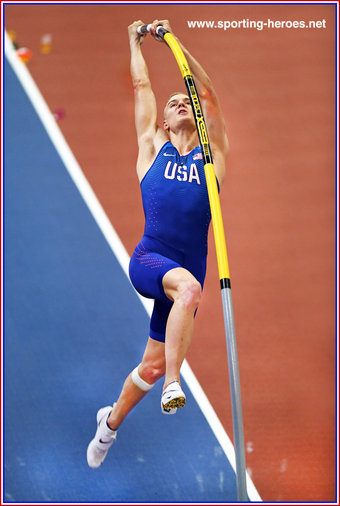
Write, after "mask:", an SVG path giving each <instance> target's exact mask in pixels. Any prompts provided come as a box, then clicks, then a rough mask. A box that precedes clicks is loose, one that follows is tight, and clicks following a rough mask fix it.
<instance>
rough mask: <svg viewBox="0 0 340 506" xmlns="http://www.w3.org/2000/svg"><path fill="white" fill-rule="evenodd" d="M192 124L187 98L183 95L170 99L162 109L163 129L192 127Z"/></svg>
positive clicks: (190, 108)
mask: <svg viewBox="0 0 340 506" xmlns="http://www.w3.org/2000/svg"><path fill="white" fill-rule="evenodd" d="M194 124H195V121H194V115H193V113H192V107H191V103H190V99H189V97H188V96H187V95H185V94H184V93H178V94H176V95H173V96H172V97H170V99H169V100H168V102H167V103H166V106H165V108H164V129H165V130H171V129H173V128H177V127H181V126H185V125H188V126H189V125H190V127H192V126H194Z"/></svg>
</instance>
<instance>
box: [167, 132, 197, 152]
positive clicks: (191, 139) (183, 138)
mask: <svg viewBox="0 0 340 506" xmlns="http://www.w3.org/2000/svg"><path fill="white" fill-rule="evenodd" d="M169 139H170V142H171V143H172V144H173V145H174V146H175V148H176V149H177V151H178V152H179V154H180V155H187V154H188V153H190V151H192V150H193V149H194V148H195V147H196V146H198V139H197V133H196V130H194V131H190V130H188V129H180V130H178V131H177V132H171V131H170V132H169Z"/></svg>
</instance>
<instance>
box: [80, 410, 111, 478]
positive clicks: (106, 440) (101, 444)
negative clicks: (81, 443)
mask: <svg viewBox="0 0 340 506" xmlns="http://www.w3.org/2000/svg"><path fill="white" fill-rule="evenodd" d="M110 411H112V406H106V407H105V408H101V409H100V410H99V411H98V413H97V425H98V426H97V432H96V434H95V436H94V438H93V439H92V441H91V443H90V444H89V446H88V447H87V463H88V465H89V466H90V467H92V469H96V468H97V467H99V466H100V465H101V463H102V462H103V460H104V459H105V457H106V454H107V452H108V451H109V448H110V447H111V445H112V444H113V443H114V442H115V440H116V437H117V431H116V430H112V429H110V428H109V427H108V426H107V423H106V420H107V418H108V416H109V414H110Z"/></svg>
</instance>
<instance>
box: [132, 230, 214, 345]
mask: <svg viewBox="0 0 340 506" xmlns="http://www.w3.org/2000/svg"><path fill="white" fill-rule="evenodd" d="M177 267H183V268H184V269H187V270H188V271H189V272H191V274H192V275H193V276H194V277H195V278H196V279H197V281H199V283H200V284H201V286H202V289H203V284H204V279H205V273H206V267H207V257H206V256H202V255H192V254H185V253H182V252H181V251H178V250H176V249H174V248H171V247H170V246H168V245H166V244H164V243H162V242H160V241H157V240H156V239H153V238H151V237H149V236H143V238H142V240H141V241H140V243H139V244H137V246H136V248H135V251H134V253H133V255H132V257H131V260H130V267H129V274H130V279H131V282H132V284H133V286H134V287H135V289H136V290H137V292H139V293H140V294H141V295H143V296H144V297H147V298H149V299H155V303H154V308H153V312H152V316H151V321H150V337H151V338H152V339H155V340H156V341H161V342H163V343H164V342H165V330H166V323H167V320H168V316H169V313H170V310H171V307H172V304H173V302H172V301H171V300H170V299H168V297H167V296H166V295H165V292H164V288H163V277H164V275H165V274H166V273H167V272H168V271H170V270H171V269H175V268H177Z"/></svg>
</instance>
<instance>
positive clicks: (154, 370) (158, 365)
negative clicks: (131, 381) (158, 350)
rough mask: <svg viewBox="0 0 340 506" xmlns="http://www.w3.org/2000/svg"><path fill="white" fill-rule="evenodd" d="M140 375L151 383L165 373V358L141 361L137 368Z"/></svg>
mask: <svg viewBox="0 0 340 506" xmlns="http://www.w3.org/2000/svg"><path fill="white" fill-rule="evenodd" d="M139 371H140V376H141V377H142V378H143V379H144V380H145V381H146V382H147V383H149V384H151V385H153V384H154V383H156V381H158V380H159V379H160V378H162V376H164V374H165V359H164V360H155V361H147V362H145V363H144V362H142V363H141V365H140V368H139Z"/></svg>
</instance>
